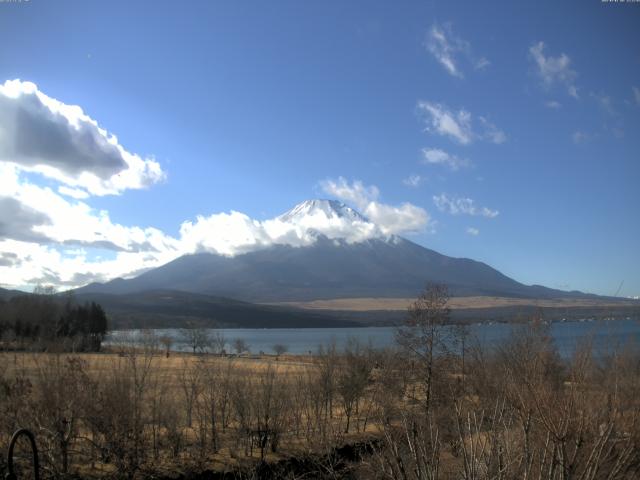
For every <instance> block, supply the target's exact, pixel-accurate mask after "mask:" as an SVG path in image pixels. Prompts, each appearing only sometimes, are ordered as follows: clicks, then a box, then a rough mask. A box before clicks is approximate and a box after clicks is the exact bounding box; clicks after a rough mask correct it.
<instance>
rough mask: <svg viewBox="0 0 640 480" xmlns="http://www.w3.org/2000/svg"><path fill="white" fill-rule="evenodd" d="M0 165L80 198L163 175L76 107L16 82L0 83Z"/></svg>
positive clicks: (136, 186) (154, 164)
mask: <svg viewBox="0 0 640 480" xmlns="http://www.w3.org/2000/svg"><path fill="white" fill-rule="evenodd" d="M0 162H5V163H12V164H15V165H17V166H18V167H19V168H20V169H22V170H26V171H32V172H38V173H40V174H42V175H44V176H46V177H49V178H52V179H55V180H56V181H58V182H61V183H63V184H64V185H66V186H67V187H70V188H73V189H74V191H75V192H76V194H77V195H78V196H79V195H83V194H84V195H88V194H91V195H110V194H119V193H121V192H122V191H124V190H127V189H139V188H144V187H147V186H149V185H151V184H154V183H157V182H159V181H161V180H163V179H164V177H165V173H164V172H163V171H162V168H161V167H160V164H159V163H158V162H156V161H155V160H154V159H151V158H146V159H143V158H141V157H140V156H139V155H137V154H134V153H130V152H128V151H127V150H125V149H124V147H122V146H121V145H120V144H119V143H118V139H117V138H116V136H115V135H113V134H110V133H109V132H107V131H106V130H105V129H103V128H101V127H100V126H99V125H98V123H97V122H96V121H95V120H93V119H92V118H90V117H89V116H88V115H86V114H85V113H84V112H83V110H82V109H81V108H80V107H79V106H77V105H68V104H65V103H63V102H60V101H58V100H56V99H54V98H51V97H49V96H47V95H45V94H44V93H43V92H41V91H40V90H39V89H38V87H37V86H36V85H35V84H34V83H31V82H23V81H20V80H8V81H6V82H5V83H4V84H3V85H0ZM82 191H84V193H83V194H81V193H80V192H82Z"/></svg>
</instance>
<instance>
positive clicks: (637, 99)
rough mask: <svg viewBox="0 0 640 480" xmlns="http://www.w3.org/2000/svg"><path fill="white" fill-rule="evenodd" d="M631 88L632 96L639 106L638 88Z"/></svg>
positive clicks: (639, 89)
mask: <svg viewBox="0 0 640 480" xmlns="http://www.w3.org/2000/svg"><path fill="white" fill-rule="evenodd" d="M631 90H632V91H633V98H634V100H635V101H636V105H638V106H640V88H638V87H631Z"/></svg>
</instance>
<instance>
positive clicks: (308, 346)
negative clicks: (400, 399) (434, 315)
mask: <svg viewBox="0 0 640 480" xmlns="http://www.w3.org/2000/svg"><path fill="white" fill-rule="evenodd" d="M513 328H517V326H516V325H513V324H505V323H493V324H478V325H471V326H469V327H468V332H469V342H471V341H474V340H475V341H478V342H480V343H481V344H482V345H485V346H493V345H497V344H499V343H500V342H501V341H503V340H505V339H506V338H508V337H509V335H510V334H511V332H512V330H513ZM153 332H154V333H155V335H156V336H158V337H160V336H165V335H166V336H170V337H172V338H173V339H174V344H173V346H172V349H173V350H189V346H188V345H187V344H186V343H185V341H184V336H183V334H182V331H181V330H180V329H156V330H154V331H153ZM210 332H211V333H212V334H213V333H219V334H222V335H223V336H224V338H225V340H226V342H227V346H226V349H227V351H228V352H229V351H231V350H232V349H231V344H232V342H233V341H234V340H235V339H238V338H240V339H242V340H244V341H245V342H246V343H247V344H248V345H249V348H250V349H251V352H252V353H259V352H265V353H273V346H274V345H275V344H282V345H285V346H286V347H287V351H288V352H289V353H294V354H309V353H310V352H316V351H317V349H318V346H319V345H329V344H330V343H332V342H335V343H336V345H337V347H338V349H342V348H344V346H345V345H346V343H347V342H348V341H349V339H350V338H355V339H357V340H358V341H359V342H360V343H361V344H365V345H367V344H370V345H372V346H373V347H375V348H385V347H390V346H393V345H394V344H395V332H396V328H395V327H363V328H272V329H251V328H221V329H215V330H213V329H211V330H210ZM551 335H552V337H553V339H554V341H555V342H556V345H557V347H558V350H559V352H560V354H561V355H562V356H564V357H568V356H570V355H571V354H572V353H573V351H574V350H575V348H576V345H578V344H579V343H580V342H581V341H583V340H585V339H591V340H592V342H593V345H594V347H595V349H596V351H600V352H603V351H610V350H611V349H614V348H621V347H624V346H625V345H626V344H628V343H629V342H635V343H636V344H639V343H638V342H640V321H638V320H635V319H631V318H626V319H617V320H608V321H605V320H595V321H586V320H585V321H575V322H574V321H571V322H554V323H552V324H551ZM143 338H144V336H143V333H142V332H141V331H140V330H128V331H113V332H111V333H110V334H109V335H108V336H107V339H106V343H107V344H117V343H121V342H132V343H133V344H139V343H140V341H141V340H142V339H143Z"/></svg>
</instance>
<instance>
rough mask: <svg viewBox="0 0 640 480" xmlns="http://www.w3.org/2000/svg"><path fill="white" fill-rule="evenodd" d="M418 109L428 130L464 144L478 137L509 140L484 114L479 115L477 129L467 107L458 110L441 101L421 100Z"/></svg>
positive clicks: (494, 141)
mask: <svg viewBox="0 0 640 480" xmlns="http://www.w3.org/2000/svg"><path fill="white" fill-rule="evenodd" d="M418 111H419V112H420V113H421V114H423V116H424V121H425V123H426V130H427V131H428V132H430V133H433V134H436V135H441V136H444V137H449V138H450V139H452V140H454V141H456V142H458V143H460V144H462V145H468V144H470V143H471V142H473V141H474V140H477V139H480V140H486V141H489V142H493V143H497V144H500V143H504V142H505V141H506V140H507V136H506V134H505V133H504V132H503V131H502V130H500V129H499V128H498V127H497V126H496V125H494V124H493V123H491V122H490V121H489V120H487V119H486V118H485V117H482V116H480V117H478V119H479V124H480V129H479V130H477V131H475V130H474V128H473V119H472V115H471V113H469V112H468V111H467V110H465V109H460V110H458V111H457V112H456V111H453V110H451V109H449V107H447V106H446V105H443V104H441V103H434V102H426V101H420V102H418Z"/></svg>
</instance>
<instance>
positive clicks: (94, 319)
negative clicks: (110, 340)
mask: <svg viewBox="0 0 640 480" xmlns="http://www.w3.org/2000/svg"><path fill="white" fill-rule="evenodd" d="M107 329H108V320H107V315H106V313H105V311H104V309H103V308H102V307H101V306H100V305H99V304H97V303H95V302H86V303H84V304H78V303H77V302H75V300H74V299H73V297H72V296H63V297H61V296H57V295H55V294H54V292H53V291H51V290H48V289H42V288H37V289H36V290H35V292H34V293H33V294H25V295H18V296H14V297H12V298H10V299H9V300H6V301H5V300H2V299H0V342H2V345H3V346H4V348H5V349H6V348H16V349H25V348H31V349H35V350H46V349H52V348H54V349H60V348H62V349H63V350H72V351H99V350H100V347H101V343H102V340H103V339H104V336H105V334H106V332H107Z"/></svg>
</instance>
